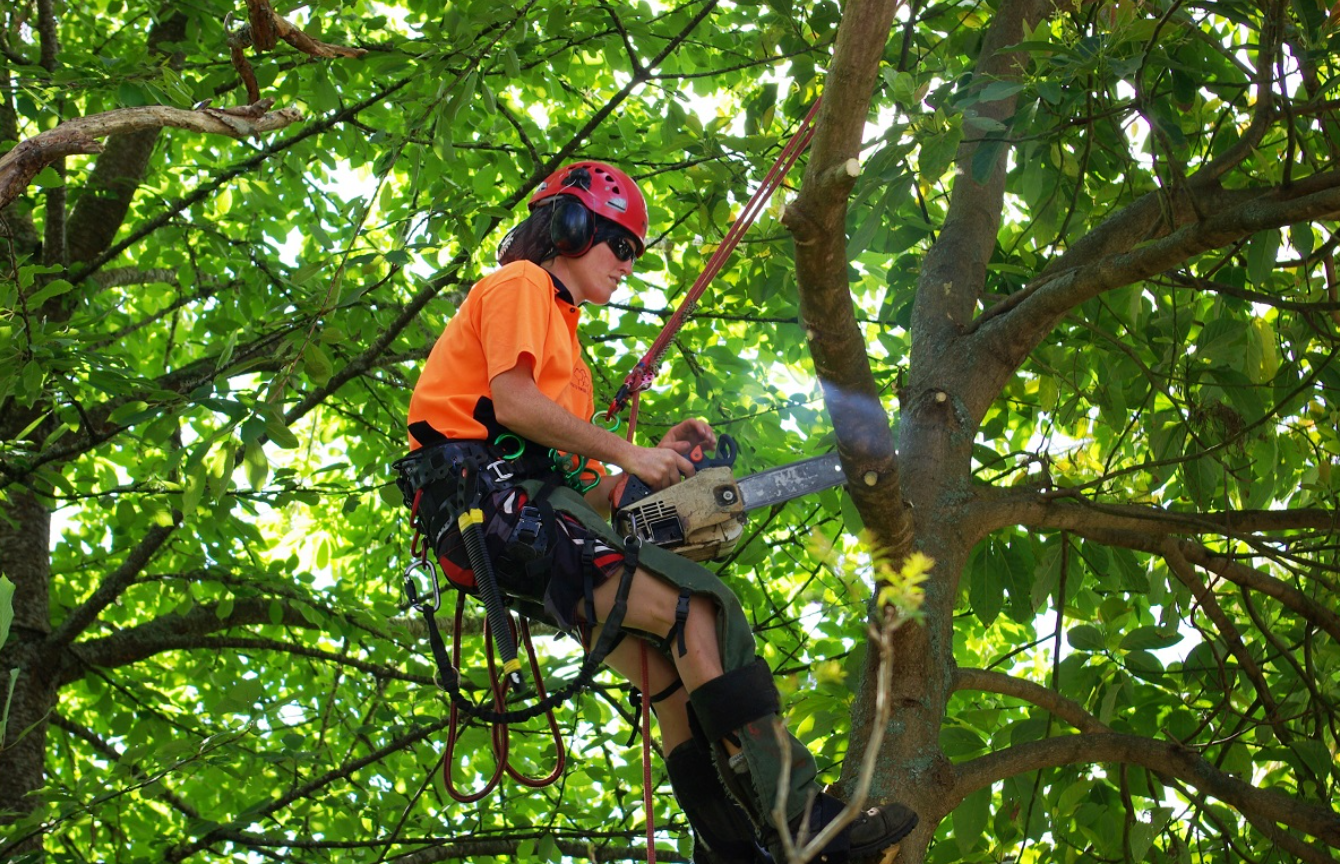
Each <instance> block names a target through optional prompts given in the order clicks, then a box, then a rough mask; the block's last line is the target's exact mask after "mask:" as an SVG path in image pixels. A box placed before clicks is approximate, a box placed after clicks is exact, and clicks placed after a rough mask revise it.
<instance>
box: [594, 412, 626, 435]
mask: <svg viewBox="0 0 1340 864" xmlns="http://www.w3.org/2000/svg"><path fill="white" fill-rule="evenodd" d="M604 414H605V412H603V411H597V412H596V413H594V414H592V415H591V422H592V423H595V424H596V425H597V426H599V427H601V428H602V429H604V430H605V431H606V432H618V431H619V427H620V426H622V425H623V418H622V417H620V416H619V415H618V414H615V415H614V416H613V417H611V418H610V419H609V420H608V421H598V420H597V419H596V418H597V417H603V416H604Z"/></svg>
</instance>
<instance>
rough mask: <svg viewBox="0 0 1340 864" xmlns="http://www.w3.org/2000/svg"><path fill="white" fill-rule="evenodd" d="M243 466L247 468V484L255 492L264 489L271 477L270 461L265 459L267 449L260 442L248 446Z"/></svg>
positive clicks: (253, 442) (243, 458)
mask: <svg viewBox="0 0 1340 864" xmlns="http://www.w3.org/2000/svg"><path fill="white" fill-rule="evenodd" d="M242 464H243V466H244V467H245V468H246V472H247V482H248V483H250V484H251V488H252V489H253V490H255V491H259V490H260V489H263V488H264V487H265V481H266V480H267V479H268V478H269V476H270V460H269V459H267V458H266V457H265V448H264V447H263V446H261V443H260V442H259V441H252V442H251V443H249V444H247V446H246V451H245V453H244V455H243V457H242Z"/></svg>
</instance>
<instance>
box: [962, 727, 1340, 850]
mask: <svg viewBox="0 0 1340 864" xmlns="http://www.w3.org/2000/svg"><path fill="white" fill-rule="evenodd" d="M1105 763H1121V764H1126V765H1141V766H1144V767H1145V768H1148V769H1150V770H1151V771H1158V772H1161V773H1164V774H1169V775H1171V776H1173V777H1176V778H1177V779H1179V780H1181V781H1182V782H1184V783H1186V784H1188V785H1190V786H1194V787H1195V788H1197V789H1199V790H1200V791H1202V792H1204V793H1206V794H1208V795H1211V796H1213V797H1215V798H1218V799H1219V800H1221V801H1223V802H1225V803H1226V804H1229V805H1230V806H1232V807H1234V808H1235V809H1236V810H1238V812H1240V813H1242V815H1243V816H1245V817H1246V818H1247V819H1248V820H1249V821H1251V822H1252V823H1254V824H1256V823H1261V824H1264V825H1266V826H1273V825H1274V824H1275V823H1279V824H1281V825H1285V826H1287V827H1289V828H1292V829H1294V830H1297V831H1302V832H1303V833H1305V834H1309V835H1311V836H1313V837H1315V838H1317V839H1318V840H1320V841H1321V842H1323V843H1325V844H1327V845H1329V846H1334V847H1340V813H1335V812H1334V811H1332V810H1331V809H1330V807H1329V806H1324V805H1318V804H1309V803H1306V802H1303V801H1298V800H1296V799H1293V798H1290V797H1289V796H1287V795H1283V794H1281V793H1279V792H1275V791H1272V790H1269V789H1260V788H1257V787H1255V786H1252V785H1251V784H1249V783H1245V782H1243V781H1242V780H1239V779H1238V778H1236V777H1234V776H1232V775H1230V774H1226V773H1224V772H1222V771H1220V770H1219V769H1217V768H1215V767H1214V766H1213V765H1211V764H1210V763H1209V762H1208V761H1206V760H1205V759H1203V758H1202V757H1201V756H1200V755H1199V754H1198V753H1196V752H1195V751H1194V750H1191V749H1189V748H1187V747H1183V746H1181V745H1179V744H1171V743H1168V742H1166V741H1159V740H1157V739H1154V738H1144V737H1141V736H1138V735H1120V734H1116V733H1110V732H1109V733H1098V734H1084V735H1068V736H1063V737H1059V738H1048V739H1045V740H1042V741H1031V742H1029V743H1027V744H1019V745H1016V746H1014V747H1009V748H1007V749H1005V750H1002V751H1000V752H997V753H991V754H988V755H986V756H980V757H978V758H976V759H971V760H969V761H967V762H965V763H963V764H961V765H958V766H955V769H954V770H955V775H956V781H957V782H956V784H955V786H954V791H953V794H952V796H950V798H951V799H952V800H951V801H950V802H949V803H948V804H947V805H946V806H947V808H948V809H946V810H945V811H944V813H945V814H947V813H948V812H950V811H952V809H953V808H954V807H955V806H957V805H958V803H959V802H960V801H962V800H963V799H964V798H965V797H967V796H968V795H969V794H971V793H972V792H974V791H976V790H978V789H982V788H985V787H987V786H989V785H990V784H992V783H994V782H998V781H1000V780H1003V779H1005V778H1007V777H1013V776H1016V775H1018V774H1024V773H1027V772H1030V771H1038V770H1040V769H1043V768H1055V767H1058V766H1061V765H1090V764H1105ZM940 815H944V814H940Z"/></svg>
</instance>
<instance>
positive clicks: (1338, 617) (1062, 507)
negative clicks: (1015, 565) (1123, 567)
mask: <svg viewBox="0 0 1340 864" xmlns="http://www.w3.org/2000/svg"><path fill="white" fill-rule="evenodd" d="M996 503H998V502H996ZM988 506H991V507H994V503H993V504H992V505H988ZM1005 513H1009V514H1010V518H1009V519H1008V520H1007V521H1005V522H999V523H997V522H996V521H995V520H997V519H1000V518H1003V517H1004V515H1005ZM1335 519H1336V514H1335V512H1334V511H1328V510H1318V509H1312V510H1302V511H1279V512H1270V511H1244V512H1241V513H1237V512H1231V511H1230V512H1226V513H1208V514H1196V515H1194V516H1193V515H1189V514H1175V513H1168V512H1167V511H1162V510H1159V509H1158V508H1154V507H1141V506H1139V505H1124V506H1117V505H1085V506H1076V505H1074V504H1068V503H1062V502H1060V501H1058V500H1055V499H1052V500H1048V499H1046V498H1045V496H1033V497H1031V499H1029V500H1019V501H1016V502H1013V503H1011V504H1010V505H1006V507H1005V509H1003V510H998V511H996V512H995V513H993V514H992V515H991V516H990V517H988V521H989V522H991V523H992V524H995V526H996V527H997V528H999V527H1004V526H1005V525H1010V524H1019V525H1025V526H1027V527H1030V528H1034V529H1040V528H1041V529H1053V530H1064V531H1073V532H1074V533H1076V534H1078V535H1080V536H1081V537H1085V538H1088V539H1091V540H1096V541H1097V542H1100V543H1107V544H1109V545H1114V546H1121V547H1124V548H1127V549H1136V550H1139V551H1142V552H1148V553H1150V554H1152V555H1159V556H1162V555H1163V554H1164V545H1163V544H1164V542H1165V538H1167V537H1168V535H1170V534H1192V533H1196V534H1202V533H1208V532H1213V533H1216V534H1223V535H1224V536H1231V537H1234V538H1235V539H1239V540H1246V539H1250V538H1247V537H1246V536H1245V535H1246V534H1248V533H1251V532H1261V531H1281V530H1301V529H1307V528H1311V529H1316V530H1323V531H1333V530H1335V528H1336V524H1335ZM1239 520H1241V521H1239ZM1174 542H1175V543H1176V548H1177V550H1178V552H1179V553H1180V554H1181V555H1182V556H1183V557H1184V558H1185V559H1186V560H1187V561H1188V562H1190V563H1192V564H1194V565H1196V566H1197V567H1203V568H1204V569H1206V570H1209V571H1211V572H1212V573H1215V574H1217V575H1219V576H1221V577H1222V578H1224V579H1227V580H1228V581H1230V582H1232V583H1234V584H1236V585H1239V586H1241V587H1243V588H1250V589H1252V590H1253V591H1256V592H1258V593H1260V594H1265V595H1266V596H1268V597H1273V598H1274V599H1276V600H1278V601H1279V602H1281V603H1283V604H1284V605H1285V606H1286V607H1288V608H1289V609H1291V610H1293V611H1294V612H1295V613H1297V614H1298V615H1301V616H1303V617H1304V618H1306V619H1307V620H1308V621H1310V622H1312V623H1313V624H1315V625H1316V626H1318V627H1320V628H1321V629H1323V630H1325V631H1326V632H1327V633H1329V634H1330V635H1331V637H1332V638H1334V639H1335V640H1336V642H1337V643H1340V614H1337V613H1336V612H1335V611H1333V610H1332V609H1331V608H1330V607H1328V606H1327V605H1326V604H1324V603H1319V602H1317V601H1316V600H1314V599H1312V598H1311V597H1309V596H1308V595H1306V594H1304V593H1303V592H1302V591H1299V590H1298V589H1297V588H1295V587H1293V586H1292V585H1290V584H1288V583H1287V582H1284V581H1283V580H1281V579H1277V578H1275V577H1274V576H1271V575H1270V574H1268V573H1265V572H1263V571H1261V570H1258V569H1256V568H1254V567H1249V566H1247V565H1245V564H1242V563H1240V562H1239V561H1236V560H1234V559H1233V558H1230V557H1228V556H1225V555H1223V554H1221V553H1218V552H1214V551H1212V550H1211V549H1209V548H1208V547H1206V546H1205V545H1203V544H1201V543H1197V542H1195V541H1191V540H1177V541H1174ZM1262 554H1263V555H1266V554H1267V553H1265V552H1263V553H1262Z"/></svg>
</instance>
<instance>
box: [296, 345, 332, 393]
mask: <svg viewBox="0 0 1340 864" xmlns="http://www.w3.org/2000/svg"><path fill="white" fill-rule="evenodd" d="M302 364H303V371H304V372H306V373H307V375H308V377H310V378H311V379H312V381H314V382H315V383H316V384H318V385H324V384H326V383H328V382H329V381H330V376H331V375H334V374H335V364H334V363H332V362H331V360H330V355H329V354H327V353H326V352H325V351H324V350H323V349H322V348H321V345H320V343H317V342H308V343H307V347H306V348H304V349H303V351H302Z"/></svg>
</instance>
